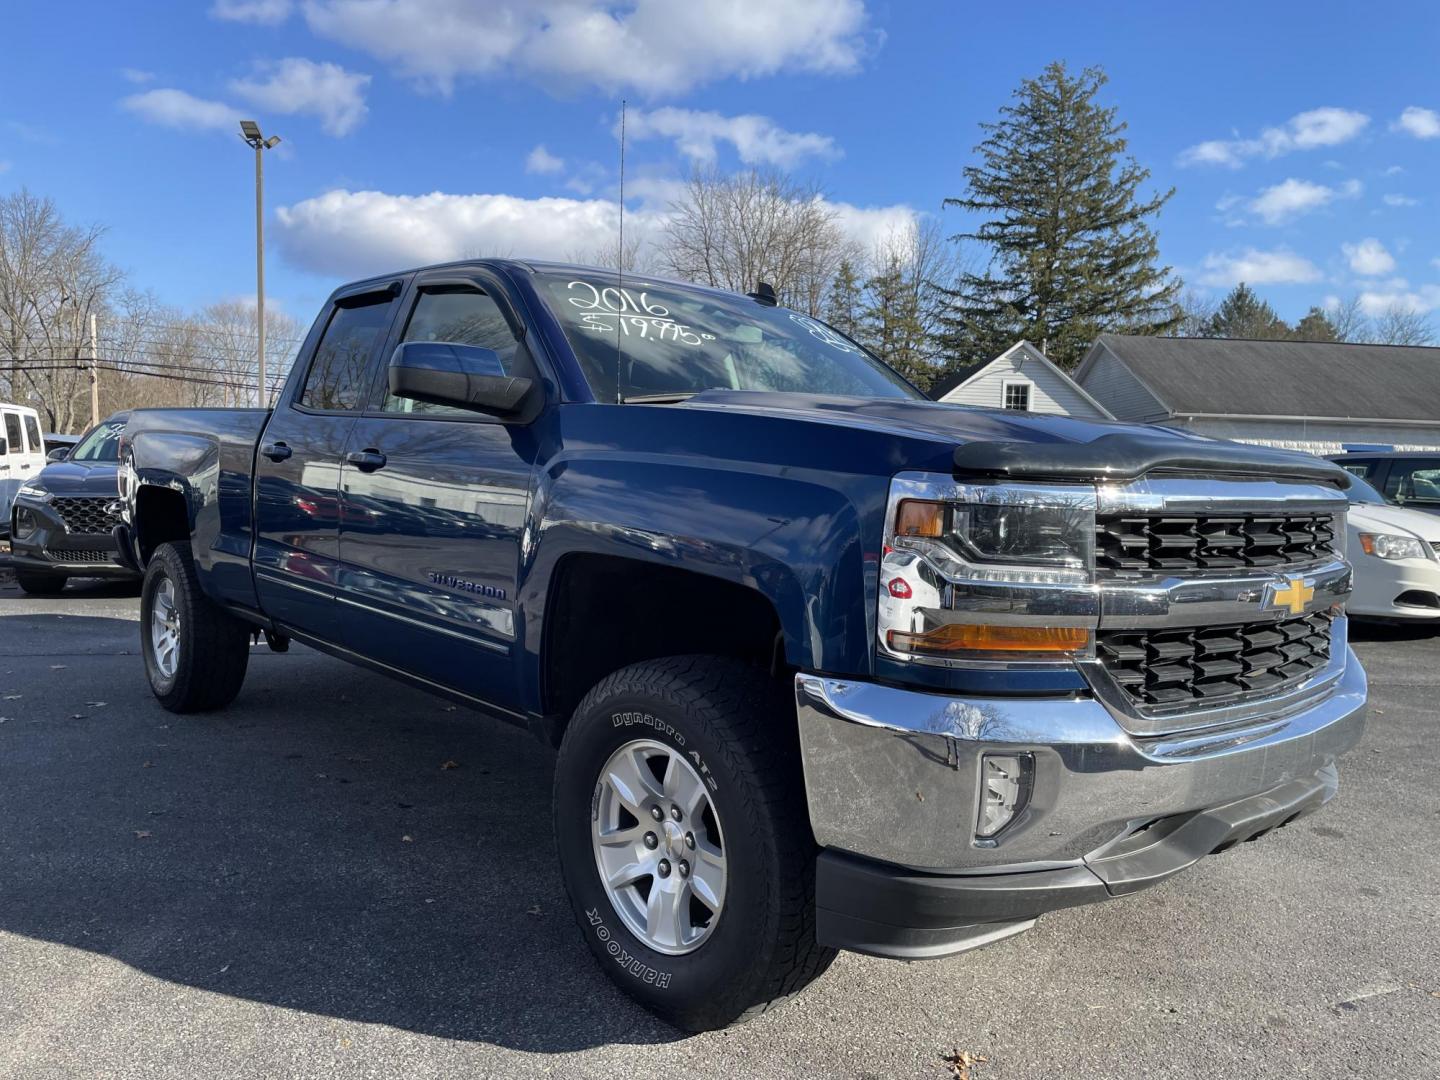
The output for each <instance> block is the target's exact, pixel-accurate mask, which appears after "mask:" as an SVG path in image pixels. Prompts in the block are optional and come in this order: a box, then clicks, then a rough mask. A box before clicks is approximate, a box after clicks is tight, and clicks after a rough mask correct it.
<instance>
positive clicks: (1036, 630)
mask: <svg viewBox="0 0 1440 1080" xmlns="http://www.w3.org/2000/svg"><path fill="white" fill-rule="evenodd" d="M1095 504H1096V496H1095V489H1094V488H1093V487H1088V486H1084V487H1082V486H1070V485H1039V484H1035V485H1031V484H962V483H957V482H955V481H953V480H951V479H949V478H944V477H936V476H932V475H928V474H914V473H910V474H902V475H901V476H898V477H896V478H895V480H894V481H893V482H892V484H891V496H890V502H889V506H888V508H887V522H886V533H885V542H884V548H883V551H882V555H881V566H880V572H881V580H880V589H879V620H878V622H879V631H880V646H881V649H882V651H883V652H884V653H885V654H886V655H889V656H892V657H895V658H898V659H906V660H922V661H928V662H931V663H937V662H938V663H947V662H954V661H987V660H988V661H994V660H997V659H1003V660H1006V661H1012V660H1021V661H1030V660H1038V661H1048V662H1052V663H1053V662H1055V661H1065V662H1068V661H1069V660H1070V659H1072V658H1073V657H1075V656H1076V655H1081V654H1088V652H1089V651H1090V650H1091V648H1092V647H1093V635H1092V631H1093V629H1094V627H1095V625H1096V618H1097V616H1098V600H1097V594H1096V592H1095V588H1094V584H1093V579H1094V562H1095V552H1094V547H1095Z"/></svg>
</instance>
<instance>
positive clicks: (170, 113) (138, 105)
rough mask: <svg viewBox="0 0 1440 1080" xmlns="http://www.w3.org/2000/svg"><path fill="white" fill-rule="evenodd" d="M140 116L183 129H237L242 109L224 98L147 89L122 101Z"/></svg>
mask: <svg viewBox="0 0 1440 1080" xmlns="http://www.w3.org/2000/svg"><path fill="white" fill-rule="evenodd" d="M120 104H121V106H122V107H123V108H126V109H129V110H130V111H131V112H133V113H135V114H136V115H137V116H140V117H143V118H144V119H146V120H148V121H150V123H152V124H159V125H161V126H162V127H172V128H179V129H181V130H184V131H235V130H238V129H237V128H236V126H235V125H236V124H238V123H239V122H240V110H239V109H236V108H232V107H231V106H229V105H226V104H225V103H224V102H221V101H208V100H206V99H205V98H198V97H195V96H194V95H193V94H187V93H186V92H185V91H184V90H174V89H163V90H146V91H145V92H144V93H142V94H131V95H130V96H129V97H127V98H124V99H123V100H122V101H121V102H120Z"/></svg>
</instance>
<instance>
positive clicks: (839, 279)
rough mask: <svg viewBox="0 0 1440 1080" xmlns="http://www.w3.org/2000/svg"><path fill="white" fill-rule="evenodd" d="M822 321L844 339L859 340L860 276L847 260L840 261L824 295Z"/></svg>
mask: <svg viewBox="0 0 1440 1080" xmlns="http://www.w3.org/2000/svg"><path fill="white" fill-rule="evenodd" d="M824 319H825V321H826V322H827V323H829V324H830V325H831V326H833V327H834V328H835V329H836V330H839V331H840V332H841V333H842V334H844V335H845V336H846V337H849V338H853V339H854V340H856V341H859V340H860V275H859V274H857V273H856V272H855V264H854V263H852V262H851V261H850V260H849V259H841V260H840V267H839V269H838V270H836V271H835V280H834V281H832V282H831V283H830V291H829V292H827V293H826V294H825V312H824Z"/></svg>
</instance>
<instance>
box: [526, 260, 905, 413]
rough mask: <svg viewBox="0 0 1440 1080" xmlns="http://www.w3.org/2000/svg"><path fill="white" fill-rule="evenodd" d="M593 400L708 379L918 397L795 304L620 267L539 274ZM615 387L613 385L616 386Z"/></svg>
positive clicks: (688, 388) (648, 395) (670, 390)
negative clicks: (617, 273) (606, 271)
mask: <svg viewBox="0 0 1440 1080" xmlns="http://www.w3.org/2000/svg"><path fill="white" fill-rule="evenodd" d="M537 283H538V284H539V287H540V290H541V292H542V293H543V294H544V296H545V297H546V299H547V300H548V301H549V305H550V309H551V310H552V311H553V312H554V313H555V315H556V317H557V318H558V319H559V320H560V325H561V326H562V327H563V328H564V330H565V336H566V338H567V339H568V340H569V342H570V346H571V348H573V349H574V350H575V355H576V356H577V357H578V358H579V360H580V367H581V368H582V369H583V371H584V373H585V378H586V380H587V381H588V382H589V383H590V389H591V390H592V391H593V392H594V394H595V397H596V398H597V399H598V400H600V401H616V400H622V401H644V400H652V401H665V400H675V399H680V398H684V397H687V396H689V395H690V394H698V393H699V392H700V391H702V390H710V389H715V388H720V389H726V390H771V391H790V392H797V393H809V394H842V395H848V396H852V397H869V398H921V397H922V395H921V394H920V392H919V391H917V390H915V389H914V388H913V387H912V386H910V384H909V383H907V382H905V380H904V379H902V378H901V377H900V376H899V375H897V374H896V373H895V372H894V371H892V370H891V369H890V368H888V367H886V366H885V364H884V363H882V362H881V361H880V360H879V359H877V358H876V357H874V356H872V355H870V354H869V353H867V352H866V351H865V350H863V349H862V348H860V346H858V345H856V344H855V343H854V342H852V341H850V340H848V339H847V338H845V337H842V336H841V335H840V334H837V333H836V332H835V331H834V330H831V329H830V328H829V327H827V326H825V325H823V324H822V323H819V322H816V321H815V320H814V319H811V318H807V317H806V316H804V315H801V314H799V313H798V312H794V311H789V310H787V309H785V308H780V307H769V306H767V305H765V304H761V303H759V302H757V301H755V300H751V299H748V298H746V297H741V296H735V295H732V294H730V293H722V292H711V291H709V290H706V289H699V288H696V289H690V288H686V287H685V286H684V285H676V284H672V283H670V282H656V281H651V280H647V279H646V278H644V277H642V276H639V275H636V276H635V277H633V278H632V277H631V276H630V275H628V274H627V275H626V276H625V278H624V281H623V283H622V284H620V285H617V284H616V280H615V277H614V276H613V275H599V274H586V273H583V272H575V273H560V274H551V273H547V274H539V275H537ZM617 391H618V393H617Z"/></svg>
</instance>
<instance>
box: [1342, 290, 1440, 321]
mask: <svg viewBox="0 0 1440 1080" xmlns="http://www.w3.org/2000/svg"><path fill="white" fill-rule="evenodd" d="M1397 285H1398V287H1395V288H1385V289H1371V290H1366V291H1363V292H1361V293H1360V310H1361V311H1363V312H1365V314H1366V315H1385V314H1387V313H1389V312H1391V311H1410V312H1418V313H1420V314H1424V313H1425V312H1427V311H1434V310H1435V309H1436V308H1440V285H1421V286H1419V287H1418V288H1415V289H1407V288H1405V287H1404V283H1403V282H1401V283H1397Z"/></svg>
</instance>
